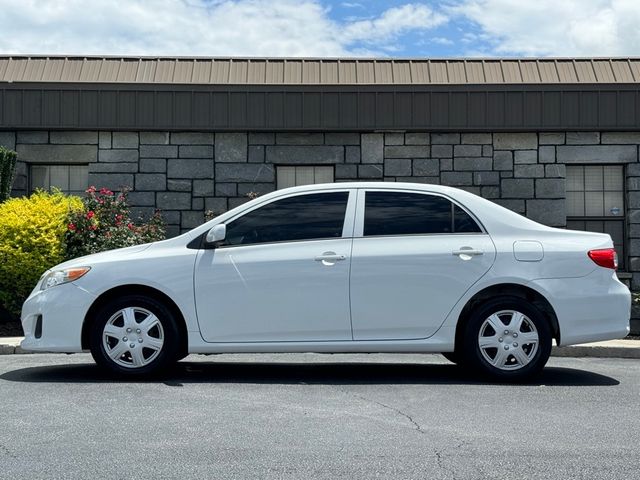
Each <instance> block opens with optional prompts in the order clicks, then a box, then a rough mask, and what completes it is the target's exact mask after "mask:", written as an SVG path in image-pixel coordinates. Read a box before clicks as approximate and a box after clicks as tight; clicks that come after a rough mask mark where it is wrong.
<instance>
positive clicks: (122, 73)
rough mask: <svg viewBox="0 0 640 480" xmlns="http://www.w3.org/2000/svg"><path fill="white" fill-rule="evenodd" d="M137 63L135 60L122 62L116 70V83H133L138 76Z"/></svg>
mask: <svg viewBox="0 0 640 480" xmlns="http://www.w3.org/2000/svg"><path fill="white" fill-rule="evenodd" d="M139 63H140V62H138V61H137V60H129V59H127V60H123V61H122V63H121V64H120V69H119V70H118V78H117V81H118V82H123V83H133V82H135V81H136V77H137V75H138V67H139Z"/></svg>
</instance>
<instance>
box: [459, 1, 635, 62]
mask: <svg viewBox="0 0 640 480" xmlns="http://www.w3.org/2000/svg"><path fill="white" fill-rule="evenodd" d="M448 11H449V12H450V13H451V14H453V15H456V14H457V15H461V16H463V17H466V19H468V20H470V21H471V22H473V23H475V24H477V26H478V27H479V28H480V29H481V31H482V32H483V33H484V34H485V35H487V37H488V40H487V42H488V43H489V46H490V48H491V51H492V53H494V54H498V55H505V54H506V55H525V56H536V55H542V56H616V55H619V56H626V55H629V56H631V55H638V53H639V52H640V28H638V25H640V1H638V0H562V1H558V0H536V1H526V2H523V1H521V0H462V1H460V2H459V3H458V4H457V5H454V6H453V7H451V8H450V9H449V10H448ZM474 48H477V45H474Z"/></svg>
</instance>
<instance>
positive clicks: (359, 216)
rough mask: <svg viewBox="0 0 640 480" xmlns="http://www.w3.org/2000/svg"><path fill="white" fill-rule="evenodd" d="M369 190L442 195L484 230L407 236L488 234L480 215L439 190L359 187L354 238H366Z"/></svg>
mask: <svg viewBox="0 0 640 480" xmlns="http://www.w3.org/2000/svg"><path fill="white" fill-rule="evenodd" d="M367 192H390V193H392V192H400V193H415V194H419V195H431V196H436V197H442V198H445V199H447V200H449V201H450V202H451V203H452V205H457V206H458V207H460V208H461V209H462V210H463V211H464V212H465V213H466V214H467V215H469V216H470V217H471V218H472V219H473V221H474V222H476V223H477V224H478V227H480V230H482V231H481V232H477V233H473V232H469V233H455V232H453V233H418V234H414V235H406V236H425V235H428V236H434V235H488V233H487V229H486V228H484V225H483V224H482V222H481V221H480V220H478V217H476V216H475V215H474V214H473V213H472V212H470V211H469V210H468V209H467V208H466V207H465V206H464V205H461V204H460V203H459V202H458V201H456V200H455V199H453V198H451V197H449V196H448V195H444V194H442V193H438V192H426V191H421V190H405V189H399V188H359V189H358V195H357V210H356V215H355V228H354V230H353V237H354V238H364V210H365V197H366V193H367Z"/></svg>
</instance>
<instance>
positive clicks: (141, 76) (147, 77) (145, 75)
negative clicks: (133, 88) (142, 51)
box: [136, 60, 158, 83]
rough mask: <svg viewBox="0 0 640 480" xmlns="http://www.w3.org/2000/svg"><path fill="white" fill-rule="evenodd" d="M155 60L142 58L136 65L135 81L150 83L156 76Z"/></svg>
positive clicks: (156, 66)
mask: <svg viewBox="0 0 640 480" xmlns="http://www.w3.org/2000/svg"><path fill="white" fill-rule="evenodd" d="M156 68H158V64H157V62H154V61H150V60H142V61H141V62H140V64H139V66H138V74H137V77H136V81H137V82H141V83H152V82H153V81H154V80H155V78H156Z"/></svg>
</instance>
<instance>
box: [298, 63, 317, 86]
mask: <svg viewBox="0 0 640 480" xmlns="http://www.w3.org/2000/svg"><path fill="white" fill-rule="evenodd" d="M302 83H304V84H307V85H308V84H316V83H320V62H318V61H316V60H305V61H304V62H302Z"/></svg>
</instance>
